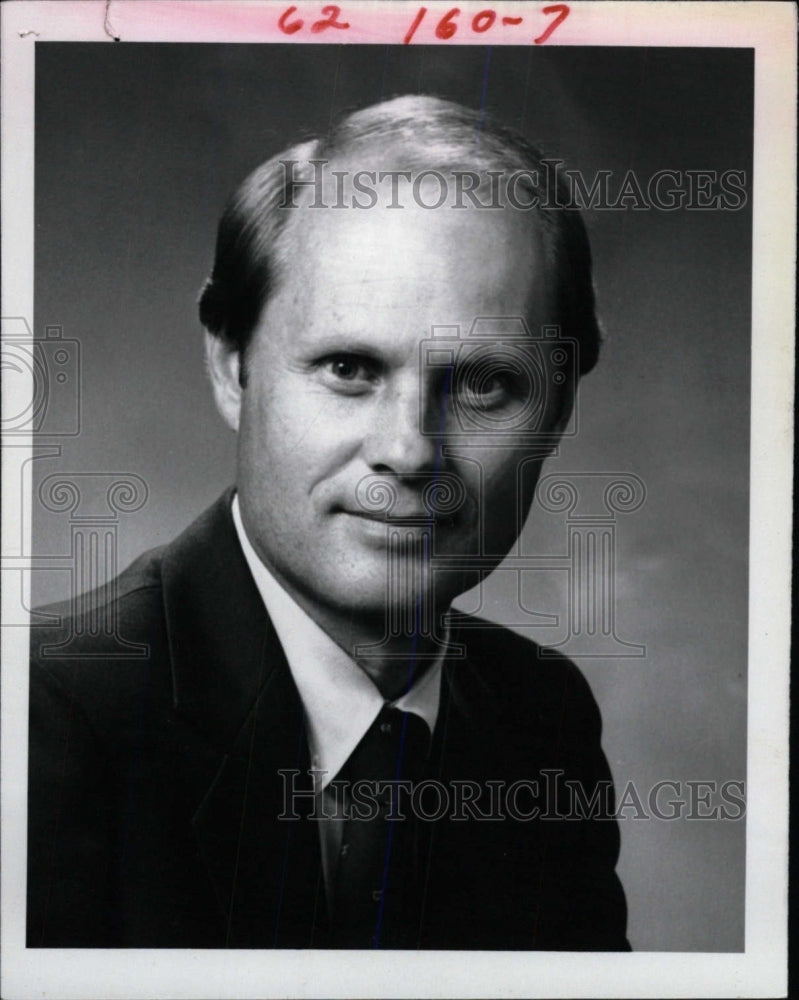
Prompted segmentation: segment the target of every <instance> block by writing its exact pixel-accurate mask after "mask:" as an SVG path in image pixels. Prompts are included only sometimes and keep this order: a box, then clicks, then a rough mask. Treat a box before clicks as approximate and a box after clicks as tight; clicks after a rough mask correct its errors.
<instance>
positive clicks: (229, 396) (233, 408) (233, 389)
mask: <svg viewBox="0 0 799 1000" xmlns="http://www.w3.org/2000/svg"><path fill="white" fill-rule="evenodd" d="M205 363H206V365H207V367H208V374H209V376H210V377H211V385H212V386H213V390H214V399H215V400H216V408H217V409H218V410H219V412H220V414H221V415H222V419H223V420H224V421H225V423H226V424H227V425H228V427H230V429H231V430H233V431H238V429H239V413H240V412H241V385H240V384H239V365H240V358H239V352H238V351H237V350H236V348H234V347H230V346H229V345H228V344H227V343H226V342H225V341H224V340H223V339H222V338H221V337H216V336H214V334H212V333H206V334H205Z"/></svg>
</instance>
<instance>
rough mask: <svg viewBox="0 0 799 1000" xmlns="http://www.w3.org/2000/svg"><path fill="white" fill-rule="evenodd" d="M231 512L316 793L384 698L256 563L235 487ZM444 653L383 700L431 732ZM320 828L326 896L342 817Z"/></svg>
mask: <svg viewBox="0 0 799 1000" xmlns="http://www.w3.org/2000/svg"><path fill="white" fill-rule="evenodd" d="M232 513H233V522H234V524H235V526H236V534H237V535H238V539H239V542H240V544H241V547H242V550H243V552H244V558H245V559H246V560H247V565H248V566H249V568H250V572H251V573H252V576H253V579H254V580H255V585H256V587H257V588H258V592H259V593H260V595H261V598H262V599H263V602H264V604H265V605H266V609H267V611H268V613H269V617H270V618H271V620H272V624H273V625H274V627H275V631H276V632H277V636H278V638H279V639H280V643H281V645H282V646H283V650H284V652H285V654H286V659H287V660H288V665H289V669H290V670H291V675H292V677H293V678H294V683H295V684H296V685H297V689H298V691H299V693H300V699H301V700H302V705H303V709H304V712H305V721H306V725H307V729H308V743H309V749H310V753H311V766H312V768H313V769H314V784H315V788H316V792H317V794H320V795H322V794H324V790H325V789H326V788H327V787H328V785H329V784H330V782H331V781H333V780H334V779H335V777H336V775H337V774H338V773H339V771H340V770H341V768H342V767H343V766H344V764H345V763H346V761H347V759H348V758H349V756H350V754H351V753H352V751H353V750H354V749H355V747H356V746H357V745H358V743H360V741H361V739H362V738H363V736H364V735H365V733H366V731H367V730H368V729H369V727H370V726H371V725H372V723H373V722H374V720H375V719H376V718H377V716H378V715H379V713H380V711H381V709H382V708H383V706H384V705H385V704H387V702H386V699H385V698H384V697H383V696H382V694H381V693H380V691H379V690H378V688H377V686H376V685H375V683H374V682H373V681H372V679H371V678H370V677H369V675H368V674H367V673H366V672H365V671H364V670H362V669H361V668H360V667H359V666H358V664H357V663H356V662H355V661H354V660H353V659H352V657H351V656H349V655H348V654H347V653H345V652H344V650H343V649H342V648H341V647H340V646H339V645H337V644H336V643H335V642H334V641H333V640H332V639H331V638H330V636H329V635H328V634H327V633H326V632H325V631H324V630H323V629H322V628H320V626H319V625H317V623H316V622H315V621H314V620H313V619H312V618H311V617H310V616H309V615H308V614H307V613H306V612H305V611H303V609H302V608H301V607H300V606H299V605H298V604H297V602H296V601H295V600H294V599H293V598H292V597H291V596H290V595H289V594H288V592H287V591H286V590H285V589H284V588H283V586H282V585H281V584H280V583H278V581H277V580H276V579H275V577H274V576H273V575H272V573H270V571H269V570H268V569H267V568H266V566H265V565H264V564H263V562H262V561H261V559H260V557H259V556H258V554H257V553H256V551H255V549H254V548H253V547H252V544H251V543H250V540H249V538H248V537H247V533H246V531H245V530H244V525H243V524H242V520H241V513H240V511H239V498H238V495H237V494H236V495H234V497H233V503H232ZM443 659H444V655H443V653H442V655H441V656H439V657H438V658H437V659H436V660H435V661H434V662H433V663H432V664H431V665H430V667H429V668H428V669H427V670H426V671H425V672H424V673H423V674H422V676H421V677H420V678H419V679H418V680H417V682H416V683H415V684H414V685H413V687H412V688H411V689H410V690H409V691H408V692H407V693H406V694H404V695H403V696H402V697H401V698H398V699H397V700H396V701H392V702H388V704H390V705H392V706H393V707H395V708H398V709H401V710H402V711H404V712H413V713H414V714H415V715H418V716H419V717H420V718H421V719H423V720H424V721H425V722H426V723H427V726H428V728H429V729H430V732H431V733H432V732H433V729H434V727H435V724H436V718H437V717H438V706H439V700H440V696H441V667H442V663H443ZM326 811H328V812H330V811H332V810H329V809H326ZM319 830H320V836H321V842H322V862H323V868H324V876H325V884H326V887H327V890H328V896H329V894H330V889H331V884H332V879H333V875H334V872H335V860H336V858H337V856H338V851H339V848H340V845H341V835H342V831H343V819H342V818H341V817H338V818H334V819H330V820H321V821H320V822H319Z"/></svg>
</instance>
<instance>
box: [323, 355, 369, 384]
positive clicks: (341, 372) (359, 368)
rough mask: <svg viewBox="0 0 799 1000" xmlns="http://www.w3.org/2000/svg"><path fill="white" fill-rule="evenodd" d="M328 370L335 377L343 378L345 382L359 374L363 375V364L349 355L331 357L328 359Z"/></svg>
mask: <svg viewBox="0 0 799 1000" xmlns="http://www.w3.org/2000/svg"><path fill="white" fill-rule="evenodd" d="M328 365H329V368H330V371H331V373H332V374H333V375H335V376H336V378H340V379H344V380H345V381H347V382H351V381H352V380H353V379H356V378H358V376H359V375H364V374H365V372H364V367H363V365H362V364H361V363H360V362H359V361H358V360H356V359H355V358H351V357H346V356H345V357H342V358H331V359H330V360H329V361H328Z"/></svg>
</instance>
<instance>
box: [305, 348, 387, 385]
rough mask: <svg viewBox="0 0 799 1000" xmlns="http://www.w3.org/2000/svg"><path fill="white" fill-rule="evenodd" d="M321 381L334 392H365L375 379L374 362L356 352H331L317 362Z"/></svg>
mask: <svg viewBox="0 0 799 1000" xmlns="http://www.w3.org/2000/svg"><path fill="white" fill-rule="evenodd" d="M318 366H319V372H320V374H321V377H322V380H323V382H325V383H326V384H327V385H328V386H329V387H330V388H332V389H334V390H335V391H336V392H344V393H348V394H350V395H352V394H355V393H360V392H366V391H367V390H368V389H369V388H371V386H372V384H373V383H374V382H375V381H376V379H377V375H378V373H377V371H376V366H375V364H374V363H372V362H370V360H369V359H368V358H363V357H359V356H358V355H357V354H331V355H330V356H329V357H326V358H322V359H321V361H319V362H318Z"/></svg>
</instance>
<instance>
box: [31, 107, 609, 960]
mask: <svg viewBox="0 0 799 1000" xmlns="http://www.w3.org/2000/svg"><path fill="white" fill-rule="evenodd" d="M544 184H545V181H544V175H543V166H542V164H541V162H540V159H539V158H538V154H536V152H535V151H534V150H532V149H531V148H530V147H528V146H527V145H526V143H524V141H523V140H521V139H519V138H518V137H516V136H513V135H511V134H510V133H506V132H505V131H504V130H502V129H501V128H500V127H499V126H495V125H492V124H488V123H485V122H483V121H482V119H481V118H480V116H478V115H477V114H476V113H474V112H471V111H468V110H467V109H465V108H461V107H459V106H457V105H454V104H450V103H448V102H444V101H440V100H436V99H433V98H423V97H406V98H399V99H396V100H394V101H389V102H386V103H384V104H381V105H377V106H375V107H373V108H369V109H366V110H364V111H361V112H359V113H356V114H354V115H351V116H350V117H348V118H347V119H345V120H344V121H343V122H342V123H341V125H339V127H338V128H337V129H335V130H333V131H332V132H331V134H330V135H329V136H328V137H327V138H326V139H324V140H318V141H316V142H312V143H306V144H304V145H303V146H299V147H295V148H293V149H291V150H289V151H287V152H285V153H283V154H280V155H279V156H278V157H275V158H274V159H273V160H270V161H268V162H267V163H265V164H264V165H262V166H261V167H259V168H258V169H257V170H256V171H255V172H254V173H253V174H252V175H251V176H250V177H249V178H248V179H247V180H246V181H245V182H244V183H243V184H242V186H241V187H240V188H239V190H238V191H237V192H236V193H235V194H234V196H233V198H232V199H231V202H230V204H229V206H228V208H227V210H226V212H225V215H224V216H223V219H222V222H221V224H220V229H219V236H218V241H217V252H216V259H215V262H214V267H213V271H212V274H211V277H210V279H209V281H208V283H207V285H206V287H205V289H204V291H203V294H202V297H201V301H200V315H201V319H202V321H203V324H204V325H205V327H206V329H207V331H208V334H207V338H206V344H207V358H208V370H209V374H210V378H211V382H212V385H213V391H214V395H215V398H216V402H217V406H218V408H219V411H220V413H221V415H222V417H223V418H224V420H225V421H226V422H227V424H228V425H229V426H230V427H231V428H232V430H233V431H235V432H236V434H237V477H236V486H235V490H231V491H229V492H228V493H226V494H225V495H224V496H223V497H222V498H221V499H220V500H219V502H218V503H217V504H216V505H215V506H214V507H212V508H211V509H210V510H209V511H208V512H206V513H205V514H204V515H203V516H202V517H201V518H200V519H199V521H198V522H196V524H194V525H193V526H192V527H190V528H189V529H188V530H187V531H186V532H185V533H184V534H183V535H182V536H181V537H180V538H178V539H177V540H176V541H175V542H173V543H172V544H171V545H168V546H166V547H165V548H164V549H162V550H158V551H155V552H150V553H147V554H145V555H144V556H142V557H141V558H140V559H139V560H138V561H137V562H135V563H134V564H133V566H131V567H130V568H129V569H128V570H127V571H126V572H125V573H123V574H122V575H121V576H120V577H119V578H118V579H117V580H116V581H113V582H112V583H111V584H110V585H109V586H108V587H107V588H106V590H105V591H104V592H103V593H102V594H101V595H93V596H92V598H91V599H90V604H91V608H92V611H91V614H93V615H95V616H96V617H95V619H94V621H93V624H94V627H90V626H91V624H92V623H89V612H87V613H86V614H85V615H84V616H83V617H81V616H80V615H77V616H75V615H73V616H72V617H71V618H69V617H66V618H65V621H64V624H63V628H62V629H61V630H58V631H57V632H56V633H55V634H53V633H50V632H48V633H41V632H37V633H36V634H35V636H34V656H33V668H32V679H31V760H30V837H29V896H28V943H29V945H30V946H36V945H43V946H108V947H112V946H116V947H125V946H128V947H133V946H136V947H147V946H149V947H159V946H165V947H241V948H268V947H287V948H302V947H364V948H365V947H388V948H442V949H444V948H446V949H451V948H470V949H487V948H491V949H532V948H537V949H571V950H586V949H595V950H601V949H626V948H628V945H627V942H626V938H625V923H626V912H625V903H624V896H623V893H622V890H621V887H620V884H619V882H618V879H617V877H616V875H615V872H614V866H615V862H616V858H617V854H618V831H617V828H616V825H615V822H614V821H613V820H612V819H611V818H610V815H611V812H612V808H613V805H612V790H611V792H610V794H607V792H608V790H609V789H610V787H611V786H610V776H609V772H608V767H607V763H606V761H605V758H604V756H603V754H602V750H601V748H600V743H599V737H600V720H599V715H598V711H597V709H596V705H595V703H594V701H593V698H592V696H591V694H590V692H589V690H588V687H587V685H586V683H585V681H584V680H583V678H582V677H581V675H580V674H579V672H578V671H577V669H576V668H575V667H574V666H573V665H572V664H571V663H569V662H568V661H565V660H564V659H562V658H557V657H555V656H553V655H552V654H551V653H550V655H549V656H547V655H546V654H545V653H544V652H542V651H541V650H539V649H538V647H536V646H535V645H534V644H532V643H530V642H528V641H527V640H525V639H523V638H520V637H519V636H517V635H515V634H513V633H511V632H509V631H507V630H505V629H501V628H499V627H498V626H493V625H491V624H489V623H486V622H481V621H479V620H477V619H474V618H471V617H469V616H455V619H454V620H455V621H456V623H455V624H451V625H449V624H448V621H449V618H448V615H447V611H448V608H449V606H450V603H451V601H452V600H453V598H455V597H456V596H457V595H458V594H460V593H462V592H463V591H464V590H466V589H468V588H469V587H470V586H472V585H473V584H474V583H475V582H477V581H479V580H481V579H482V578H483V577H484V576H485V575H486V574H487V573H488V572H489V571H490V570H491V569H493V568H494V567H495V566H496V565H497V564H498V563H499V562H500V561H501V559H502V558H503V557H504V555H505V554H506V553H507V552H508V551H509V549H510V548H511V547H512V545H513V544H514V543H515V541H516V539H517V536H518V534H519V532H520V531H521V527H522V525H523V523H524V519H525V517H526V514H527V511H528V509H529V506H530V503H531V500H532V496H533V490H534V488H535V484H536V481H537V478H538V474H539V472H540V468H541V464H542V462H543V460H544V457H545V455H546V454H547V453H548V451H551V448H552V445H553V444H555V443H556V442H557V439H558V436H559V434H560V433H561V432H562V430H563V428H564V427H565V426H566V424H567V422H568V420H569V415H570V412H571V407H572V403H573V392H574V386H575V383H576V381H577V377H578V376H579V375H580V374H582V373H584V372H586V371H588V370H589V369H590V367H591V366H592V365H593V363H594V361H595V359H596V354H597V349H598V339H599V333H598V327H597V324H596V320H595V317H594V310H593V292H592V287H591V276H590V254H589V250H588V245H587V239H586V236H585V232H584V229H583V227H582V223H581V222H580V220H579V218H578V217H577V216H576V214H574V213H572V212H565V211H562V210H560V209H559V208H558V207H557V204H556V202H557V199H555V201H554V203H552V196H551V192H545V191H544ZM555 328H559V330H560V333H561V338H560V339H559V340H558V341H556V342H555V344H554V347H553V344H552V343H551V342H550V341H546V342H544V341H542V339H541V336H540V334H539V331H542V330H543V331H551V330H552V329H555ZM569 345H572V346H573V348H574V349H573V350H571V351H569V350H566V347H568V346H569ZM97 621H99V622H100V623H101V624H100V627H97V625H96V622H97ZM76 634H77V635H80V636H83V639H82V640H81V644H80V653H79V654H78V656H77V657H76V656H74V654H73V655H72V656H71V657H69V658H59V650H58V646H59V643H60V642H63V640H64V636H65V635H70V636H72V637H73V642H72V644H71V646H70V650H71V651H73V650H74V648H75V642H74V636H75V635H76ZM112 634H114V635H120V636H121V637H122V638H123V639H124V640H126V641H127V642H129V643H138V644H141V647H142V648H143V649H146V651H144V652H142V655H140V656H136V657H132V658H116V657H113V656H111V655H109V653H108V649H109V648H110V645H109V635H112ZM553 789H554V791H553ZM575 789H578V790H579V793H580V796H581V797H582V798H581V801H589V800H591V801H593V804H594V805H595V806H597V804H598V803H599V804H598V806H597V808H592V809H589V810H588V811H587V812H586V811H585V810H584V814H583V815H581V816H579V815H577V814H576V813H575V811H574V809H573V808H572V806H573V803H572V802H571V799H572V798H573V795H572V793H573V792H574V790H575ZM600 793H605V794H603V795H600ZM596 796H599V798H597V797H596ZM600 799H601V802H600ZM442 803H443V804H444V808H443V809H442V808H439V806H441V804H442Z"/></svg>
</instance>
